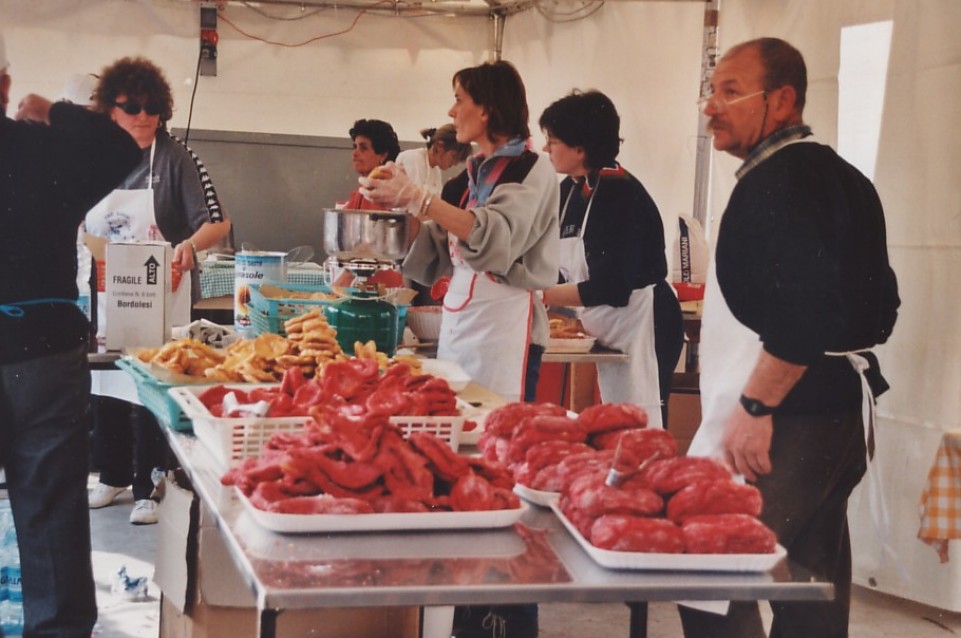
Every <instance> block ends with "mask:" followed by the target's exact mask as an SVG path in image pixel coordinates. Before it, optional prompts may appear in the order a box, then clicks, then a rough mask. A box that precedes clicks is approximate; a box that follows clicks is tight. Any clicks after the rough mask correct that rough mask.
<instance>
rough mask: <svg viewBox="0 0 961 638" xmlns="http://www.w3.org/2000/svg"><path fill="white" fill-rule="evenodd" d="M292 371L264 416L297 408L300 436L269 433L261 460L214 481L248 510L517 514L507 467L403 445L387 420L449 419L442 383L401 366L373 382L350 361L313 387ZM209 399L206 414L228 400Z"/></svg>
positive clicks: (425, 445) (413, 439) (451, 409)
mask: <svg viewBox="0 0 961 638" xmlns="http://www.w3.org/2000/svg"><path fill="white" fill-rule="evenodd" d="M293 370H294V369H291V371H289V373H290V376H289V377H285V378H284V382H283V383H282V384H281V387H280V390H279V391H278V392H279V394H278V396H277V397H275V398H274V399H273V403H272V405H271V414H272V415H274V416H279V415H280V414H279V413H278V412H276V411H275V408H276V409H277V410H280V409H283V410H287V415H291V414H304V410H305V411H306V414H309V415H310V416H312V417H313V422H311V423H309V424H308V425H307V426H306V427H305V429H304V431H302V432H297V433H294V432H280V433H277V434H275V435H273V436H272V437H271V438H270V439H269V441H268V442H267V444H266V445H265V449H264V453H263V456H261V457H260V458H256V459H247V460H245V461H244V462H243V464H242V465H240V466H239V467H237V468H235V469H233V470H231V471H229V472H228V473H227V474H225V475H224V476H223V477H222V479H221V481H222V482H223V483H224V484H225V485H236V486H238V487H239V488H240V489H241V490H242V491H243V492H244V494H246V495H247V496H248V497H249V498H250V501H251V502H252V503H253V504H254V506H256V507H258V508H260V509H263V510H267V511H272V512H280V513H299V514H336V513H341V514H361V513H372V512H430V511H450V510H457V511H473V510H493V509H514V508H517V507H519V506H520V504H519V501H518V499H517V497H516V496H515V495H514V494H513V493H512V492H511V489H512V488H513V480H512V479H511V476H510V472H508V471H507V470H506V469H505V468H503V467H501V466H498V465H496V464H493V463H489V462H487V461H485V460H483V459H470V458H466V457H461V456H458V455H457V454H456V453H455V452H454V451H453V450H451V448H450V446H449V445H448V444H447V443H446V442H444V441H442V440H440V439H438V438H437V437H435V436H434V435H433V434H428V433H425V432H415V433H412V434H411V435H410V436H409V437H408V439H406V440H405V439H404V437H403V435H402V432H401V430H400V429H399V428H398V427H397V426H396V425H394V424H392V423H391V422H390V417H391V416H398V415H405V416H431V415H433V416H451V415H456V414H457V409H456V406H455V398H454V393H453V392H452V391H451V390H450V387H449V386H448V385H447V382H446V381H444V380H443V379H438V378H436V377H433V376H430V375H412V374H410V369H409V367H408V366H406V365H405V364H396V365H394V366H392V367H390V368H388V370H387V371H386V373H385V374H383V375H378V374H377V368H376V364H375V366H374V367H373V368H369V367H368V366H367V362H366V361H365V360H356V359H352V360H348V361H345V362H334V363H330V364H328V365H327V366H326V367H325V368H324V374H323V377H322V378H321V379H320V380H311V381H308V380H306V379H303V378H302V377H300V378H298V377H297V376H296V372H294V371H293ZM253 392H256V390H254V391H252V392H251V394H252V393H253ZM207 393H209V394H210V396H209V397H208V398H207V400H206V401H204V402H205V404H207V405H208V407H210V406H211V405H212V404H216V403H219V402H222V399H223V396H224V394H226V393H225V392H223V391H222V390H217V389H215V388H212V389H211V390H208V391H207V392H206V393H204V395H201V399H203V397H204V396H206V395H207ZM218 394H219V400H218ZM248 398H249V399H252V400H254V401H256V400H258V399H257V398H256V396H249V397H248ZM278 405H279V406H280V407H278ZM295 410H300V411H299V412H295Z"/></svg>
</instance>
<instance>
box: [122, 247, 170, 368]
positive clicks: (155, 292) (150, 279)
mask: <svg viewBox="0 0 961 638" xmlns="http://www.w3.org/2000/svg"><path fill="white" fill-rule="evenodd" d="M172 258H173V249H172V248H171V247H170V244H168V243H166V242H138V243H110V244H107V278H106V285H107V290H106V318H107V349H108V350H122V349H123V348H124V347H128V346H131V347H133V346H144V347H156V346H162V345H163V344H164V343H165V342H166V341H168V340H169V339H170V320H171V315H170V305H169V304H170V288H171V277H170V270H171V269H170V263H171V261H172Z"/></svg>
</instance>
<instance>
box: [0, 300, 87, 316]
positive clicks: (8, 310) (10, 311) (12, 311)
mask: <svg viewBox="0 0 961 638" xmlns="http://www.w3.org/2000/svg"><path fill="white" fill-rule="evenodd" d="M45 303H65V304H70V305H71V306H75V305H77V300H76V299H64V298H62V297H44V298H42V299H29V300H27V301H14V302H12V303H6V304H0V312H2V313H3V314H5V315H7V316H8V317H13V318H14V319H19V318H20V317H22V316H23V315H24V314H26V313H25V312H24V310H23V308H22V307H21V306H37V305H40V304H45Z"/></svg>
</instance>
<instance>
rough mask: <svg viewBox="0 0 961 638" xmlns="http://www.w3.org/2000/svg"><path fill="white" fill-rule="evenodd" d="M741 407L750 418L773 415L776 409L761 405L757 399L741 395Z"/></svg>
mask: <svg viewBox="0 0 961 638" xmlns="http://www.w3.org/2000/svg"><path fill="white" fill-rule="evenodd" d="M741 407H743V408H744V411H745V412H747V413H748V414H750V415H751V416H767V415H769V414H774V410H775V409H776V408H773V407H771V406H769V405H765V404H763V403H761V402H760V401H758V400H757V399H752V398H750V397H747V396H744V395H743V394H742V395H741Z"/></svg>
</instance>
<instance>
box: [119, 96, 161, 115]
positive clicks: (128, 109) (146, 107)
mask: <svg viewBox="0 0 961 638" xmlns="http://www.w3.org/2000/svg"><path fill="white" fill-rule="evenodd" d="M113 105H114V106H116V107H117V108H118V109H120V110H121V111H123V112H124V113H126V114H127V115H140V112H141V111H146V113H147V115H150V116H153V115H160V111H161V108H160V105H159V104H156V103H153V102H147V103H146V104H141V103H140V102H138V101H137V100H131V99H129V98H128V99H127V101H126V102H114V103H113Z"/></svg>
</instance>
